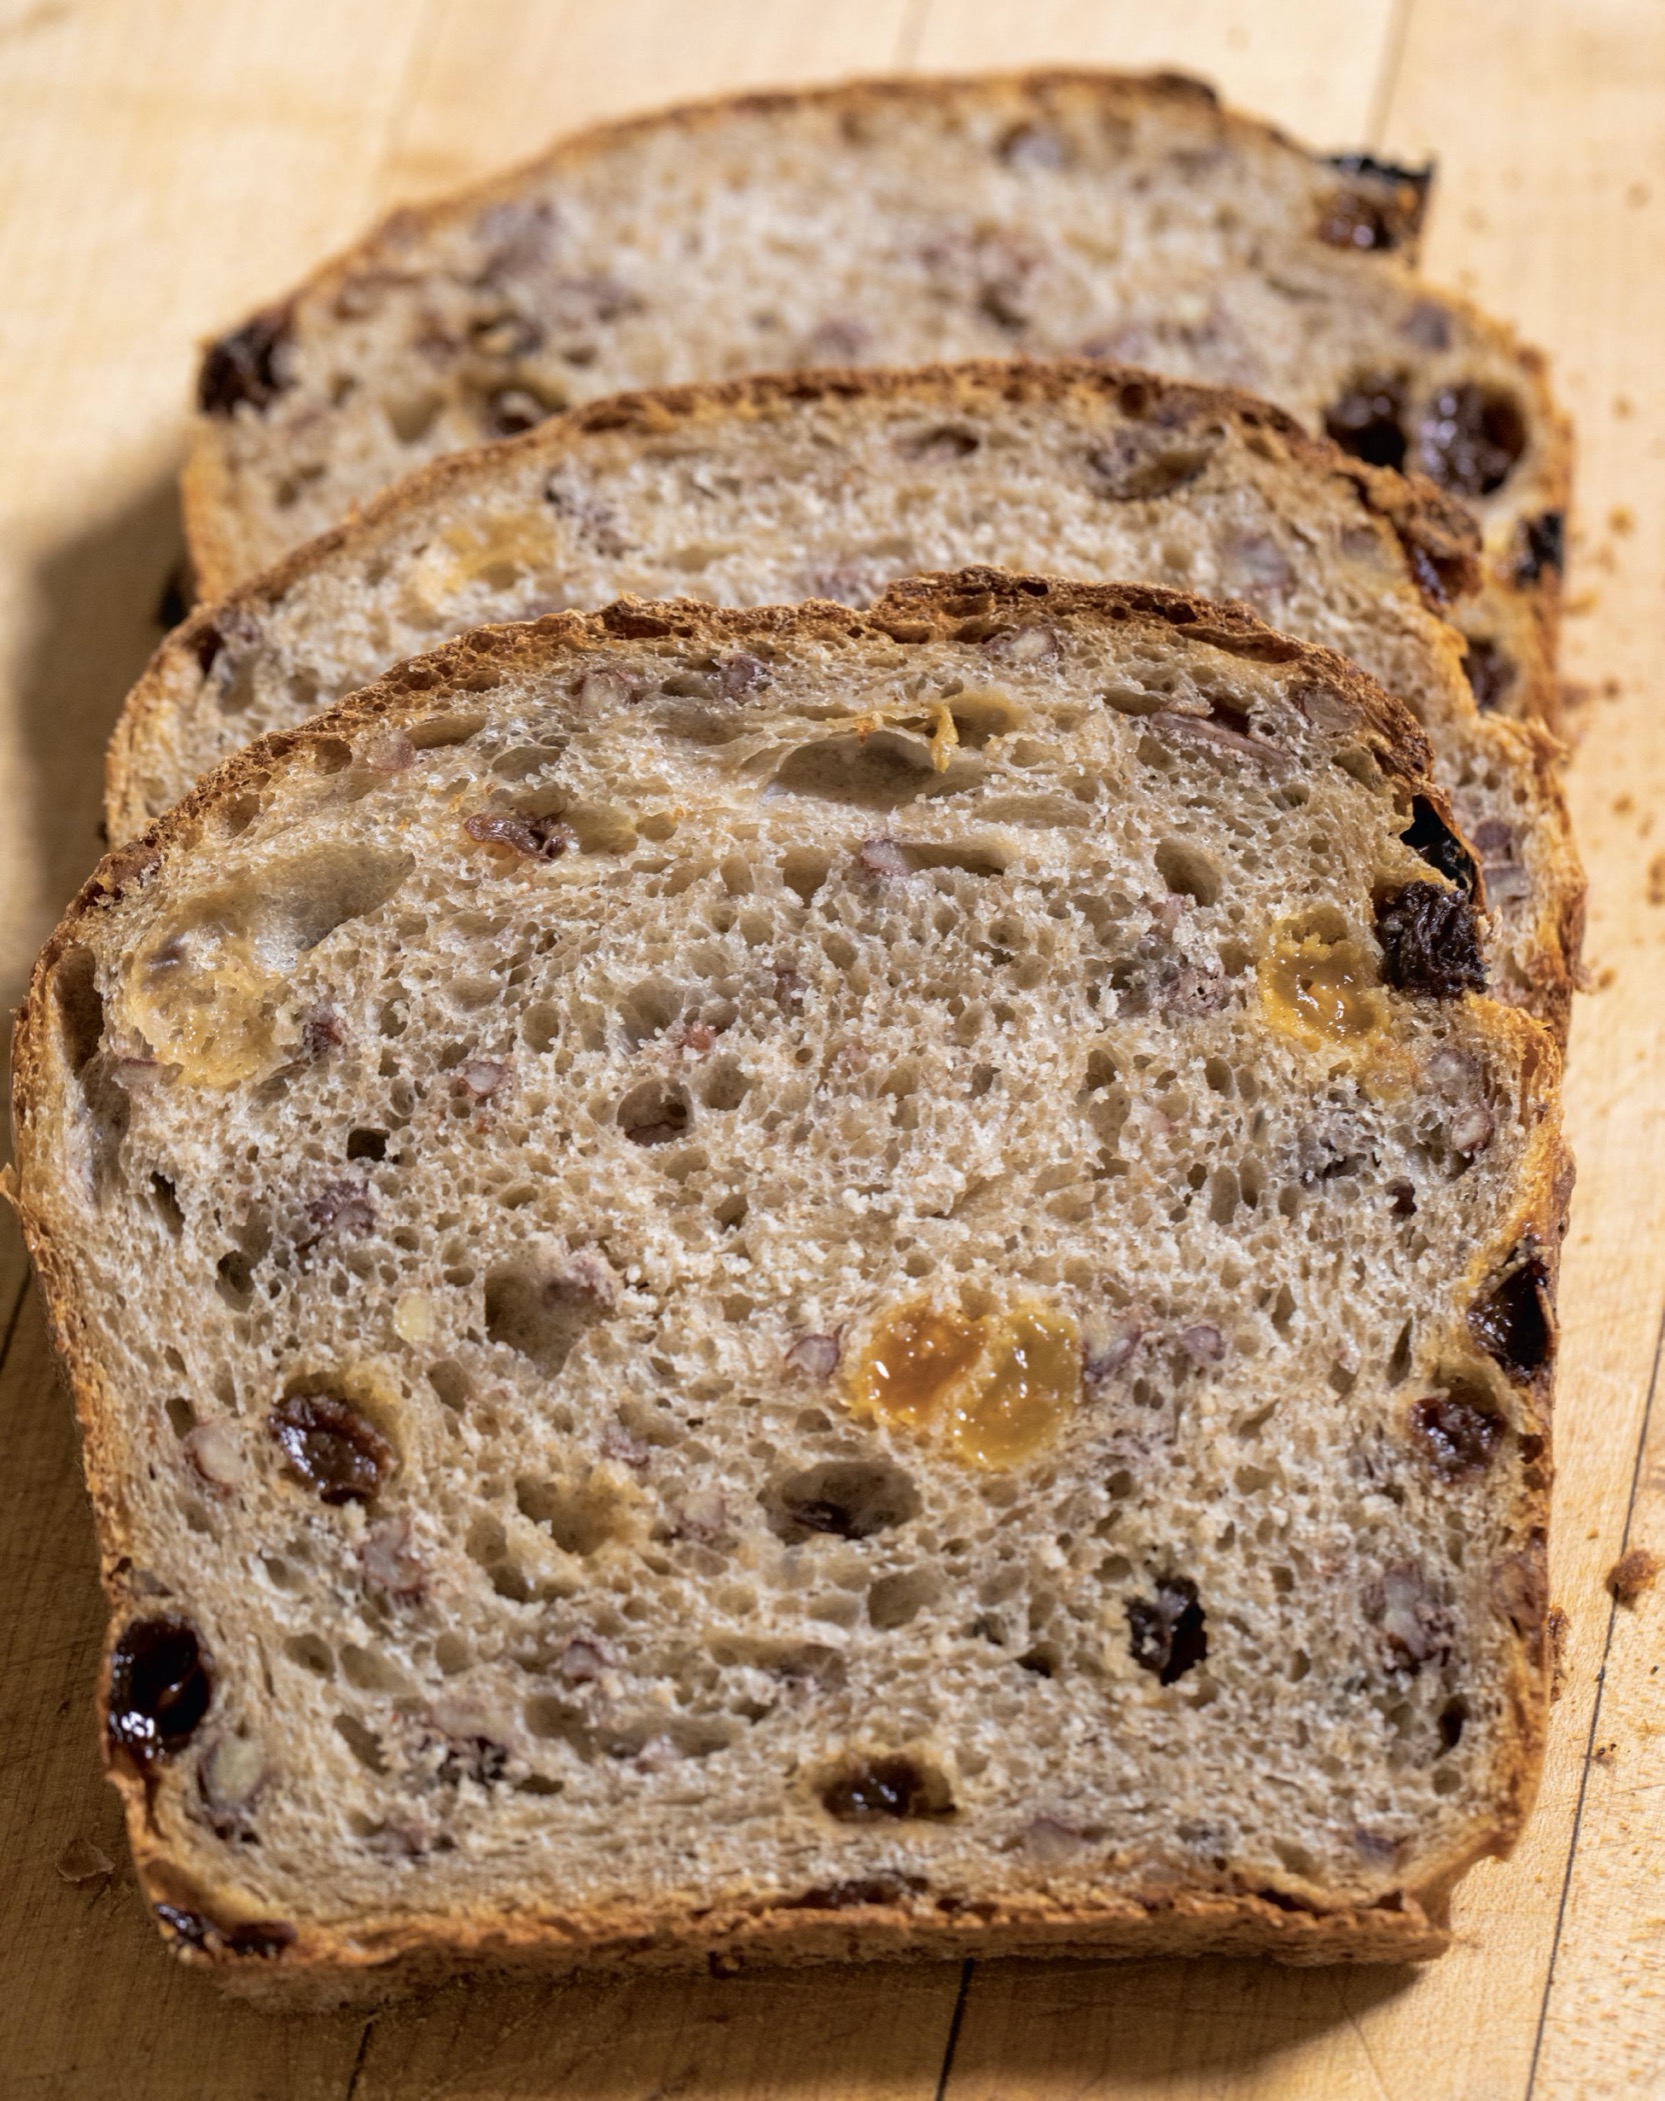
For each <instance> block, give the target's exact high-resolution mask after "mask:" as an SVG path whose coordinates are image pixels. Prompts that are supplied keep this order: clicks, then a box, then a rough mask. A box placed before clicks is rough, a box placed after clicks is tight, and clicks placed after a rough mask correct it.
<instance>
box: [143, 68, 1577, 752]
mask: <svg viewBox="0 0 1665 2101" xmlns="http://www.w3.org/2000/svg"><path fill="white" fill-rule="evenodd" d="M1058 93H1068V94H1075V95H1088V96H1092V97H1095V98H1097V99H1098V100H1099V101H1100V102H1101V103H1102V104H1103V105H1104V106H1105V108H1106V109H1107V110H1112V109H1114V108H1116V107H1117V106H1118V105H1121V106H1125V105H1129V104H1135V103H1136V104H1138V105H1140V106H1142V107H1146V108H1149V107H1153V106H1154V107H1155V108H1158V109H1161V108H1163V107H1167V108H1170V109H1172V110H1173V111H1175V112H1176V113H1183V115H1184V117H1185V118H1186V119H1187V120H1189V121H1191V122H1193V123H1195V122H1197V121H1198V120H1200V121H1201V122H1202V123H1203V124H1204V125H1205V126H1206V127H1207V128H1208V129H1209V130H1210V131H1211V132H1212V134H1213V136H1214V139H1215V141H1216V143H1218V144H1219V145H1222V146H1225V147H1227V148H1229V149H1230V150H1233V151H1236V152H1238V153H1241V154H1243V155H1245V156H1246V157H1249V158H1250V159H1253V158H1255V157H1257V156H1264V155H1267V154H1275V155H1277V156H1279V157H1283V156H1289V155H1294V156H1296V157H1298V159H1299V160H1300V161H1301V162H1303V163H1305V164H1306V165H1307V166H1309V167H1311V168H1313V169H1315V170H1317V169H1324V170H1333V169H1334V168H1335V166H1336V164H1335V163H1333V162H1331V161H1328V160H1326V158H1325V157H1324V156H1321V155H1318V154H1314V153H1312V152H1311V151H1310V150H1309V149H1307V148H1305V147H1302V146H1300V145H1297V144H1296V143H1294V142H1293V141H1291V140H1290V139H1289V138H1288V137H1287V136H1286V135H1285V134H1284V133H1283V132H1281V131H1279V130H1278V129H1277V128H1276V127H1274V126H1272V125H1270V124H1267V123H1264V122H1263V121H1261V120H1259V119H1256V118H1253V117H1249V116H1247V115H1244V114H1243V113H1241V112H1239V111H1237V110H1234V109H1231V108H1229V107H1226V106H1225V105H1223V104H1222V103H1221V102H1220V100H1219V97H1218V96H1217V95H1216V93H1215V92H1214V90H1213V89H1212V88H1210V87H1208V86H1207V85H1205V84H1204V83H1202V82H1200V81H1196V80H1193V79H1190V78H1188V77H1186V76H1184V75H1181V74H1176V73H1168V72H1158V73H1151V74H1143V75H1141V74H1125V73H1115V72H1110V71H1103V70H1097V69H1092V68H1082V67H1076V68H1070V67H1052V68H1038V69H1029V70H1021V71H1013V72H1007V73H988V74H980V75H976V74H973V75H958V76H950V75H944V76H936V77H931V78H925V79H919V78H896V79H882V78H881V79H870V80H858V81H854V82H849V83H844V84H838V85H833V86H829V87H818V88H809V89H802V90H793V91H777V92H767V93H758V92H750V93H743V94H739V95H730V96H720V97H713V98H709V99H706V100H701V101H697V102H691V103H686V104H681V105H677V106H674V107H672V108H670V109H667V110H663V111H658V112H649V113H647V114H644V115H638V116H632V117H627V118H622V119H615V120H612V121H610V122H606V123H603V124H599V125H596V126H593V127H591V128H589V129H587V130H584V131H581V132H578V133H575V134H573V135H571V136H569V137H567V138H564V139H562V140H559V141H557V142H556V143H555V144H554V145H552V146H551V147H549V148H547V149H546V150H545V151H544V152H543V153H541V154H539V155H537V156H535V157H533V158H531V159H529V160H527V161H525V162H522V163H520V164H519V165H518V166H516V167H515V168H512V169H510V170H508V171H507V172H505V173H502V174H499V175H497V176H494V177H492V178H490V179H488V180H486V181H484V182H481V183H478V184H475V185H473V186H471V187H469V188H467V189H464V190H462V191H460V192H457V193H454V194H453V195H451V196H449V197H446V198H442V199H440V200H438V201H436V202H433V203H430V204H427V205H424V206H420V207H414V208H406V209H404V210H402V211H399V212H396V213H394V214H392V215H391V216H390V217H389V218H388V219H386V220H384V221H383V222H382V224H381V225H380V226H379V227H377V228H376V229H375V230H374V231H372V233H371V234H369V235H368V236H367V237H366V238H365V239H363V240H361V241H359V242H357V243H355V244H354V245H353V246H352V247H350V248H348V249H345V250H343V251H341V252H340V253H339V254H337V255H336V256H335V257H333V258H331V259H330V260H328V261H326V262H325V263H324V264H322V265H321V266H320V267H319V268H318V269H317V270H315V271H314V272H313V273H312V274H311V275H310V276H309V277H308V278H307V279H306V280H305V281H304V282H303V283H302V284H301V285H299V286H297V287H296V288H295V289H294V290H293V291H292V292H291V293H290V294H289V295H288V296H287V297H286V298H285V299H284V300H282V301H280V302H279V303H278V305H277V306H276V307H274V308H272V309H270V310H269V311H270V312H272V313H274V314H284V315H287V314H289V313H291V312H292V311H293V310H294V309H295V308H296V307H297V306H298V305H299V304H300V303H301V302H302V301H307V302H312V301H321V300H324V299H326V298H328V297H331V296H332V295H333V293H334V291H335V290H336V289H338V288H339V287H340V286H341V285H342V284H343V283H344V282H345V280H346V279H347V278H348V277H349V276H350V275H352V274H353V273H354V272H355V271H358V270H361V269H364V268H366V267H369V266H371V265H372V264H373V263H374V261H375V259H376V258H377V257H378V255H380V254H381V253H382V252H383V251H386V252H387V253H388V255H389V259H390V260H391V257H392V254H393V252H394V251H396V249H397V248H398V246H399V245H400V244H402V243H403V242H406V241H409V240H411V239H412V238H415V237H419V236H420V235H422V234H424V233H426V232H429V231H432V230H433V229H435V228H437V227H440V226H442V225H444V224H445V223H447V222H448V221H452V220H457V219H462V218H466V217H468V216H469V215H471V214H474V213H477V212H479V211H482V210H484V209H487V208H489V207H490V206H491V205H493V204H495V203H501V202H504V201H507V200H510V199H512V198H514V197H515V196H516V195H517V194H519V193H521V192H523V191H524V190H525V189H526V188H527V187H529V186H531V185H534V184H537V183H543V182H549V181H553V180H556V179H558V178H559V177H561V176H563V175H566V174H569V173H570V172H572V171H573V170H576V169H578V168H580V167H582V166H584V165H585V164H586V163H587V162H590V161H593V160H596V159H599V158H600V157H602V156H603V155H605V154H606V153H607V152H609V151H610V150H612V149H614V148H615V147H617V146H619V145H620V144H622V143H625V142H627V141H629V140H630V139H632V138H635V137H642V136H648V135H652V134H654V133H672V132H679V133H682V134H685V135H686V136H688V137H689V138H693V139H697V138H699V137H700V136H702V135H708V134H710V133H711V132H712V131H713V130H714V129H716V128H718V127H720V126H722V125H724V124H726V123H730V122H733V121H734V120H736V119H739V118H744V117H748V116H757V115H770V114H774V113H790V112H798V111H806V110H832V111H836V112H837V113H838V115H839V117H840V119H841V120H842V121H843V122H845V123H847V124H850V125H854V126H858V127H859V125H860V124H861V123H863V122H864V121H866V120H870V119H875V118H882V117H883V116H884V115H886V114H888V113H890V112H892V111H894V110H896V109H897V108H898V107H899V106H900V107H903V108H906V109H909V110H918V109H924V110H932V109H947V108H951V107H953V106H955V105H972V106H977V105H981V106H984V107H987V108H990V109H997V108H999V107H1000V106H1001V105H1002V104H1006V103H1010V104H1012V105H1014V106H1015V105H1018V104H1028V103H1035V102H1043V101H1044V100H1045V99H1046V97H1047V96H1048V95H1049V94H1058ZM1349 180H1357V181H1359V182H1362V183H1363V184H1364V185H1365V186H1366V187H1367V188H1368V187H1370V186H1371V185H1372V184H1377V185H1378V186H1379V187H1382V188H1383V191H1384V194H1386V193H1387V191H1388V190H1391V189H1393V188H1394V187H1396V185H1394V184H1393V183H1391V182H1385V183H1384V182H1383V181H1382V179H1381V178H1378V177H1377V176H1375V175H1373V174H1371V173H1370V172H1369V171H1368V170H1363V171H1359V172H1358V173H1356V174H1354V173H1350V174H1349ZM1419 224H1420V218H1419V216H1418V219H1417V220H1416V222H1414V223H1412V224H1411V225H1409V226H1408V228H1407V234H1406V238H1405V240H1403V241H1402V242H1401V243H1400V245H1399V246H1398V247H1396V248H1394V249H1392V250H1388V251H1383V255H1382V257H1380V258H1379V257H1376V256H1373V255H1370V254H1368V253H1366V254H1362V255H1359V256H1358V257H1357V258H1356V260H1357V263H1358V266H1359V267H1360V268H1362V269H1367V270H1369V269H1375V270H1380V269H1381V268H1382V267H1383V266H1384V260H1385V259H1386V258H1387V257H1391V259H1392V262H1391V265H1390V267H1399V268H1404V269H1407V270H1408V269H1409V268H1410V267H1412V266H1414V264H1415V261H1416V235H1417V232H1418V230H1419ZM1439 303H1440V305H1441V306H1442V307H1443V308H1444V309H1445V310H1446V312H1447V313H1448V314H1449V315H1451V316H1453V317H1455V318H1457V319H1458V320H1459V321H1460V322H1461V324H1462V325H1463V327H1464V328H1465V329H1467V330H1470V331H1472V332H1473V333H1474V334H1475V335H1476V336H1477V338H1478V339H1479V340H1480V341H1482V342H1483V343H1485V344H1486V345H1487V347H1488V353H1489V355H1490V357H1491V358H1492V359H1493V360H1494V361H1495V362H1496V364H1497V365H1499V366H1502V367H1507V368H1508V372H1509V377H1510V380H1511V381H1512V383H1513V384H1515V385H1516V386H1518V387H1519V388H1520V389H1521V391H1522V392H1523V393H1524V394H1525V395H1526V397H1527V398H1528V400H1529V402H1530V406H1531V445H1532V449H1533V452H1534V455H1535V461H1536V465H1535V470H1534V475H1533V477H1532V479H1533V480H1534V482H1535V483H1536V485H1537V487H1538V488H1539V489H1540V491H1541V495H1542V501H1541V502H1539V503H1537V504H1536V510H1537V511H1539V512H1547V511H1557V510H1558V511H1560V512H1562V513H1563V514H1564V513H1565V510H1566V507H1567V503H1568V500H1569V494H1570V487H1571V465H1572V462H1571V432H1570V426H1569V424H1568V422H1567V419H1566V418H1565V417H1564V416H1563V415H1562V414H1561V412H1560V411H1559V409H1558V408H1557V407H1556V404H1555V401H1554V398H1553V395H1552V394H1551V391H1550V387H1549V381H1548V366H1547V362H1546V360H1545V359H1544V357H1543V355H1542V353H1541V352H1539V351H1537V350H1534V349H1532V348H1531V347H1530V346H1527V345H1524V344H1522V343H1520V342H1519V341H1518V340H1517V339H1516V337H1515V336H1514V334H1513V332H1512V331H1511V330H1510V329H1508V328H1507V327H1505V326H1504V325H1502V324H1501V323H1498V322H1495V321H1493V320H1491V319H1490V318H1489V317H1487V316H1486V315H1484V314H1482V313H1481V311H1480V310H1479V309H1478V308H1477V307H1475V306H1474V305H1473V304H1472V303H1471V302H1469V301H1467V300H1465V299H1463V298H1461V297H1459V296H1457V295H1454V294H1447V293H1444V292H1441V293H1440V295H1439ZM182 496H183V504H184V513H185V528H186V538H187V542H188V545H189V547H190V551H191V557H192V560H193V562H194V564H195V568H196V573H197V575H198V577H199V578H200V579H201V582H202V587H203V589H204V591H205V592H206V593H207V594H208V595H209V596H219V595H220V594H221V593H222V592H223V591H224V590H225V589H226V588H228V587H229V585H230V584H231V583H232V582H233V581H234V580H235V579H236V578H237V577H238V576H239V575H242V574H246V573H247V572H248V570H249V568H250V567H251V562H250V559H249V554H248V550H247V549H246V548H245V547H243V545H242V544H241V541H240V537H239V532H238V524H237V508H236V503H237V498H236V491H235V487H234V477H233V476H232V474H231V471H230V467H229V459H228V455H227V452H226V450H225V448H224V446H223V444H222V443H221V439H220V432H219V430H218V429H217V428H216V421H215V419H214V418H212V417H208V416H204V415H199V416H198V417H197V418H196V421H195V426H194V431H193V436H192V441H191V448H190V453H189V457H188V461H187V465H186V468H185V471H184V474H183V477H182ZM1505 543H1506V544H1500V545H1498V546H1496V547H1494V548H1493V549H1492V551H1491V561H1490V565H1489V567H1490V574H1489V577H1488V586H1487V590H1488V597H1494V598H1496V599H1497V600H1498V601H1499V602H1500V604H1501V605H1502V606H1504V607H1505V608H1506V607H1507V606H1509V605H1510V604H1512V603H1514V602H1516V601H1518V602H1520V603H1522V604H1524V605H1525V606H1527V607H1528V608H1529V609H1530V610H1531V612H1532V614H1533V618H1532V620H1531V621H1530V622H1528V623H1526V624H1525V625H1524V626H1523V627H1522V628H1521V630H1520V635H1521V643H1522V645H1523V646H1525V645H1528V644H1531V643H1533V642H1536V643H1537V644H1538V645H1539V647H1538V649H1537V651H1536V652H1535V654H1534V655H1533V656H1532V657H1531V658H1529V659H1528V658H1525V657H1523V659H1522V670H1523V677H1524V680H1525V685H1524V689H1523V691H1522V692H1521V694H1520V695H1519V699H1520V701H1521V703H1522V706H1523V711H1525V712H1532V713H1535V714H1537V715H1539V716H1541V718H1542V719H1544V720H1546V721H1549V722H1551V723H1552V724H1553V723H1554V722H1555V721H1556V720H1557V719H1558V710H1559V692H1558V688H1557V686H1556V683H1555V681H1554V678H1553V675H1552V674H1553V662H1554V645H1555V636H1556V632H1557V629H1558V622H1559V601H1560V576H1559V570H1558V569H1557V568H1554V567H1548V568H1544V569H1542V570H1535V571H1534V573H1533V574H1532V575H1531V576H1530V578H1523V577H1522V576H1521V575H1520V574H1518V573H1517V572H1518V568H1519V549H1518V548H1517V547H1516V545H1515V544H1514V539H1513V537H1512V536H1511V535H1505ZM1500 617H1502V618H1504V619H1505V622H1506V624H1510V625H1513V624H1514V623H1513V622H1511V621H1509V620H1508V616H1507V614H1506V613H1505V614H1503V615H1500Z"/></svg>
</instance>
